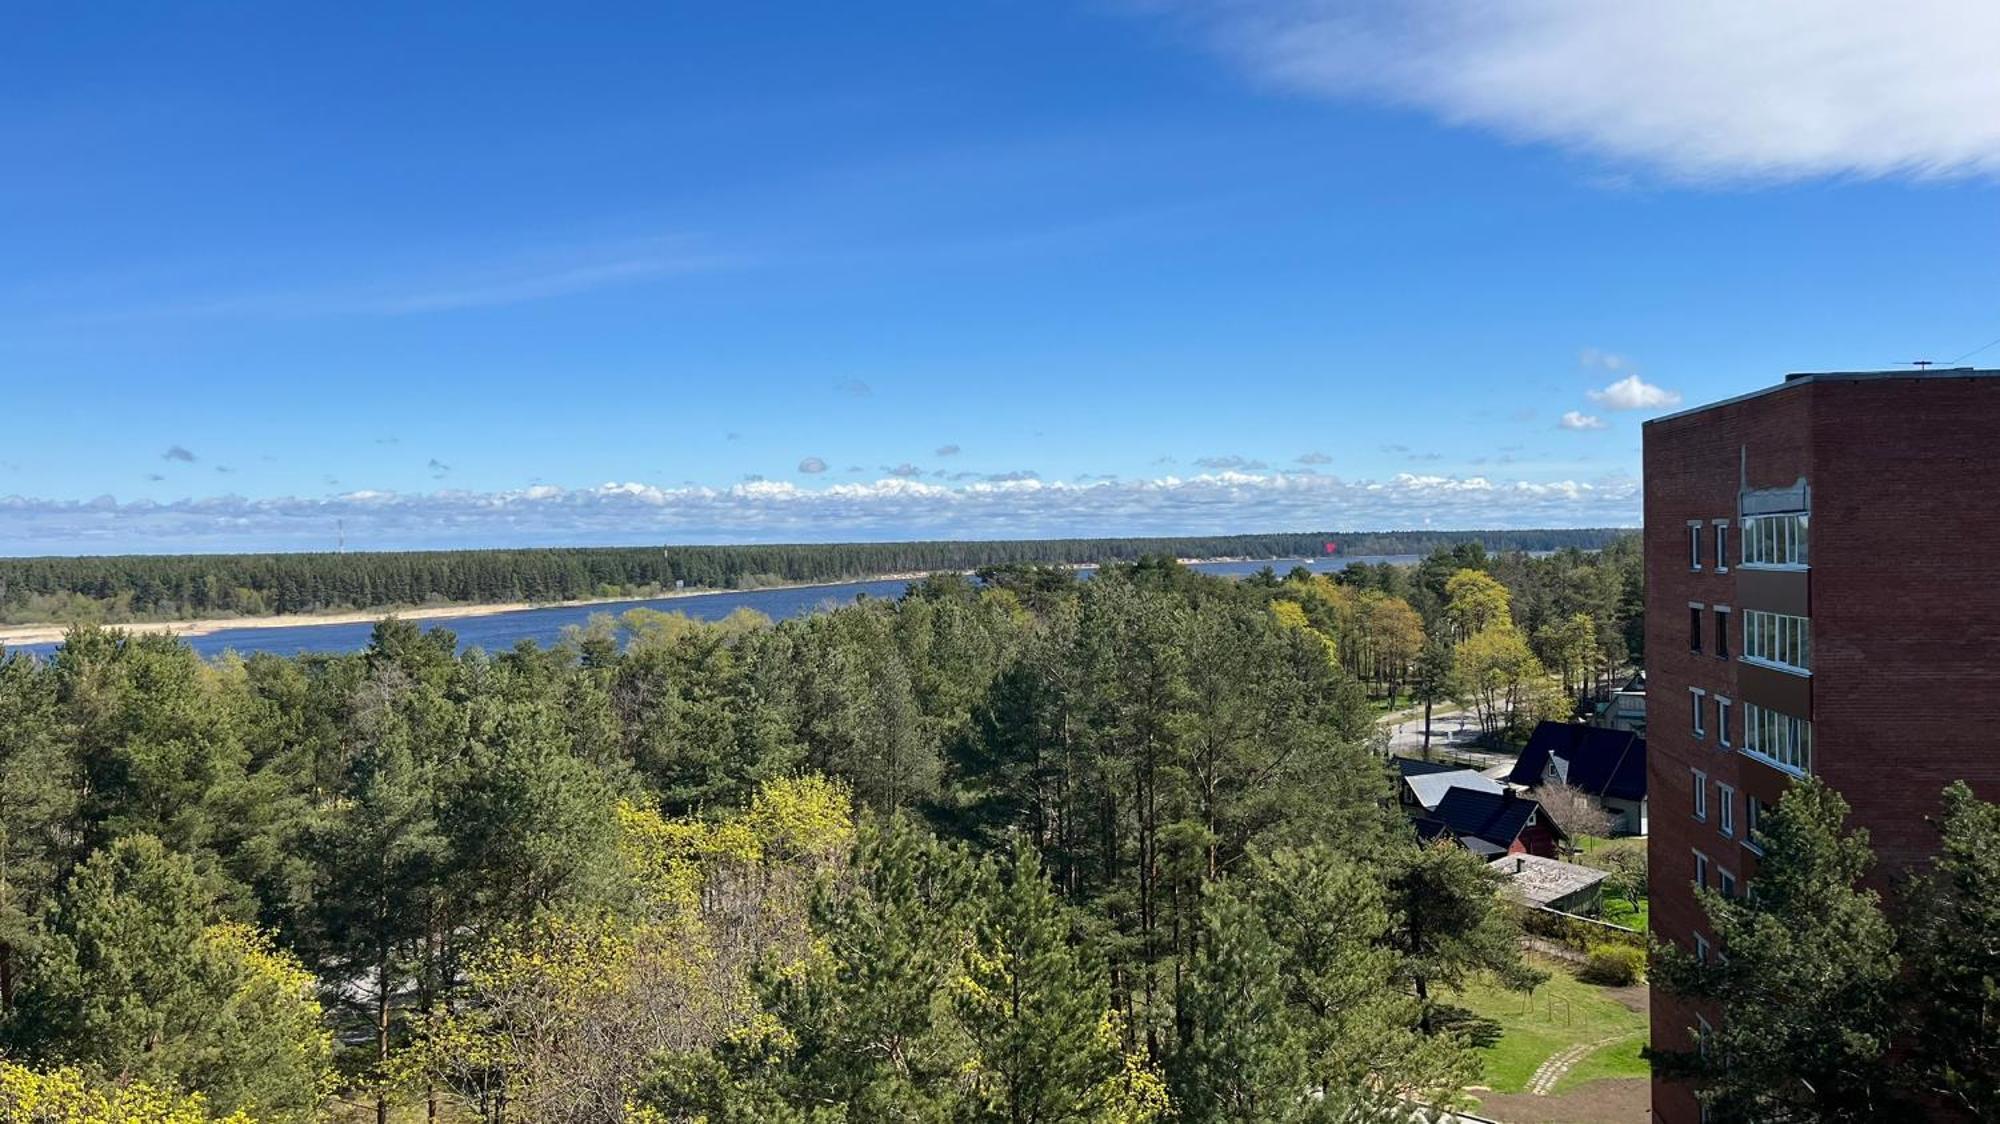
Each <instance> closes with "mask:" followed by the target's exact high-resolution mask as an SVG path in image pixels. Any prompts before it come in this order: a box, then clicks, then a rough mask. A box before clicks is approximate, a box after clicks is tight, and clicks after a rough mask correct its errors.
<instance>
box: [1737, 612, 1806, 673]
mask: <svg viewBox="0 0 2000 1124" xmlns="http://www.w3.org/2000/svg"><path fill="white" fill-rule="evenodd" d="M1743 658H1744V659H1746V660H1751V661H1754V662H1756V663H1761V664H1766V665H1769V666H1771V667H1777V668H1783V669H1784V670H1786V671H1796V672H1800V673H1802V674H1811V673H1812V621H1811V620H1809V619H1807V618H1805V617H1795V616H1791V615H1790V614H1787V613H1767V612H1764V611H1763V610H1761V609H1745V610H1743Z"/></svg>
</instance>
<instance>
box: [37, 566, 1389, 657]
mask: <svg viewBox="0 0 2000 1124" xmlns="http://www.w3.org/2000/svg"><path fill="white" fill-rule="evenodd" d="M1419 560H1420V556H1418V555H1415V554H1411V555H1400V554H1399V555H1375V556H1357V557H1354V558H1344V557H1343V558H1299V559H1279V560H1275V561H1262V562H1198V563H1196V564H1194V566H1192V567H1191V568H1192V569H1196V570H1200V571H1202V572H1203V573H1209V574H1219V575H1221V576H1223V577H1232V578H1240V577H1244V576H1246V575H1249V574H1254V573H1256V572H1257V571H1259V570H1261V569H1263V568H1264V567H1266V566H1269V567H1271V568H1272V569H1274V570H1276V571H1277V572H1278V573H1279V574H1280V575H1281V576H1282V575H1284V574H1286V573H1289V572H1290V571H1291V569H1292V568H1293V567H1294V566H1305V567H1307V568H1309V569H1311V570H1313V571H1315V572H1317V573H1328V574H1330V573H1334V572H1336V571H1338V570H1343V569H1346V568H1347V567H1348V566H1350V565H1352V564H1354V563H1356V562H1396V563H1413V562H1417V561H1419ZM909 584H910V583H909V582H907V581H902V580H896V581H865V582H843V583H841V584H839V585H821V586H810V587H801V588H797V589H753V590H744V591H740V592H732V593H697V594H691V595H689V596H685V597H656V598H651V599H646V600H638V601H606V602H602V603H600V604H596V605H565V606H559V607H553V608H547V609H516V610H513V611H511V612H496V613H483V614H480V615H478V616H470V617H457V618H453V619H451V620H438V621H419V622H418V623H419V624H421V625H422V626H423V628H424V629H425V631H430V630H432V629H438V628H442V629H448V630H450V631H451V632H452V633H454V634H456V635H457V637H458V646H459V647H460V648H461V649H464V648H484V649H485V650H487V651H489V652H497V651H502V650H505V649H507V648H512V647H513V646H514V645H516V644H518V643H520V642H521V641H523V640H532V641H534V642H535V643H537V644H544V645H546V644H553V643H555V642H556V641H558V640H560V639H562V634H563V630H564V629H566V628H568V627H570V626H571V625H582V624H584V623H586V622H587V621H589V620H590V618H591V617H592V616H594V615H595V614H598V613H609V614H611V615H612V616H614V617H615V616H617V615H618V614H620V613H623V612H625V611H626V610H628V609H660V610H664V611H666V612H671V613H686V614H687V615H688V616H690V617H693V618H694V619H696V620H702V621H717V620H721V619H722V618H724V617H726V616H728V615H729V614H731V613H733V612H735V611H736V610H738V609H755V610H756V611H758V612H760V613H762V614H764V615H765V616H767V617H770V618H771V619H772V620H786V619H789V618H791V617H801V616H804V615H806V614H807V613H816V612H819V611H820V610H822V609H830V608H833V607H835V606H838V605H845V604H847V603H849V602H851V601H853V600H854V599H855V598H857V597H883V598H895V597H900V596H902V594H903V591H904V590H905V589H907V588H908V587H909ZM374 631H375V626H374V625H373V624H372V623H366V622H364V623H361V624H300V625H292V626H289V627H285V628H238V629H223V630H221V631H219V632H211V633H209V634H208V635H206V636H193V637H189V638H188V640H187V643H188V644H189V645H190V646H191V647H193V648H194V650H195V651H196V652H198V653H200V654H201V655H202V656H204V657H207V656H218V655H221V654H222V653H224V652H229V651H233V652H238V653H240V654H242V655H246V656H247V655H250V654H251V653H253V652H272V653H275V654H277V655H281V656H291V655H297V654H299V653H301V652H358V651H360V650H361V649H363V648H366V647H367V646H368V638H369V636H370V635H372V634H373V633H374ZM56 648H57V645H55V644H24V645H20V646H18V647H10V648H8V649H7V650H8V651H10V652H30V653H35V654H38V655H47V654H49V653H52V652H54V651H55V650H56Z"/></svg>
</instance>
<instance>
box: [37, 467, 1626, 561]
mask: <svg viewBox="0 0 2000 1124" xmlns="http://www.w3.org/2000/svg"><path fill="white" fill-rule="evenodd" d="M1638 516H1639V487H1638V483H1637V481H1635V480H1630V479H1625V478H1618V477H1612V478H1606V479H1603V480H1590V481H1581V480H1549V481H1527V480H1514V481H1502V480H1492V479H1488V478H1486V477H1482V476H1448V475H1417V474H1411V473H1400V474H1397V475H1395V476H1392V477H1389V478H1386V479H1381V480H1352V481H1350V480H1342V479H1340V478H1338V477H1335V476H1330V475H1317V474H1307V473H1268V474H1250V473H1241V472H1218V473H1210V474H1204V475H1201V476H1196V477H1191V478H1181V477H1174V476H1166V477H1157V478H1152V479H1143V480H1121V481H1096V482H1091V483H1081V482H1069V481H1046V480H1041V479H1039V478H1036V477H1034V476H1032V475H1029V474H1027V473H1026V472H1021V473H1004V474H1000V475H999V477H998V478H996V479H993V480H980V481H974V482H971V483H967V484H964V485H962V486H955V487H954V486H950V485H945V484H934V483H930V482H928V481H921V480H912V479H900V478H889V479H883V480H878V481H875V482H873V483H861V482H856V483H842V484H830V485H826V486H823V487H815V488H805V487H800V486H798V485H796V484H792V483H789V482H785V481H768V480H766V481H746V482H744V483H740V484H735V485H731V486H729V487H725V488H709V487H701V486H694V485H689V486H685V487H670V488H668V487H659V486H655V485H650V484H642V483H609V484H603V485H600V486H598V487H595V488H579V489H564V488H559V487H555V486H552V485H537V486H534V487H530V488H524V489H520V490H516V491H506V492H470V491H439V492H433V493H428V494H415V493H397V492H377V491H356V492H347V493H343V494H339V495H334V496H329V497H325V498H320V499H301V498H290V497H285V498H267V499H246V498H244V497H241V496H217V497H210V498H205V499H186V500H178V501H174V502H171V503H155V502H152V501H148V500H136V501H129V502H124V503H120V502H119V501H117V500H115V499H112V498H111V497H109V496H102V497H98V498H97V499H94V500H79V501H57V500H38V499H26V498H23V497H20V496H0V536H4V537H5V539H6V541H8V542H9V543H10V544H11V545H13V546H14V548H15V549H19V550H23V551H27V552H55V553H71V552H86V553H88V552H99V551H106V550H112V549H117V550H131V549H156V550H168V549H186V550H263V549H286V548H292V549H301V548H310V547H318V546H323V545H325V544H327V543H330V542H331V541H332V536H333V534H334V525H335V522H336V521H340V522H344V523H345V525H346V528H347V540H348V546H349V547H350V548H355V547H357V546H367V547H375V548H384V549H386V548H407V547H436V546H443V545H459V546H465V545H512V544H535V543H544V544H553V543H577V542H629V543H642V542H663V541H664V542H760V541H761V542H780V541H793V542H798V541H822V542H824V541H836V540H852V539H881V538H933V537H935V538H955V537H978V538H1006V537H1023V536H1030V535H1103V534H1167V533H1176V534H1192V533H1216V534H1219V533H1225V532H1240V531H1244V530H1246V529H1251V528H1268V527H1328V528H1351V529H1357V530H1366V529H1378V528H1380V529H1388V528H1397V527H1422V526H1459V527H1474V526H1477V527H1531V526H1604V525H1630V524H1633V523H1636V522H1637V520H1638Z"/></svg>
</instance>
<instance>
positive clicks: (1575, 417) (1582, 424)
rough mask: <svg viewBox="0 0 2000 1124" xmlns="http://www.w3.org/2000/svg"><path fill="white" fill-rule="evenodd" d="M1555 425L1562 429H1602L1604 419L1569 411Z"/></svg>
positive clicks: (1578, 411)
mask: <svg viewBox="0 0 2000 1124" xmlns="http://www.w3.org/2000/svg"><path fill="white" fill-rule="evenodd" d="M1556 424H1557V425H1559V426H1561V427H1563V428H1564V429H1603V428H1604V419H1603V418H1600V417H1598V416H1596V415H1595V414H1586V413H1583V412H1582V411H1580V410H1570V411H1568V412H1566V413H1564V414H1563V416H1562V418H1561V420H1559V421H1557V422H1556Z"/></svg>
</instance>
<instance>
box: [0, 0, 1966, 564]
mask: <svg viewBox="0 0 2000 1124" xmlns="http://www.w3.org/2000/svg"><path fill="white" fill-rule="evenodd" d="M1831 6H1832V7H1833V8H1837V9H1842V11H1829V10H1827V7H1826V6H1824V5H1821V6H1816V11H1815V12H1811V13H1808V12H1803V11H1802V9H1803V8H1804V7H1806V6H1804V5H1795V6H1787V5H1777V6H1768V7H1759V10H1758V11H1755V12H1746V11H1744V10H1742V8H1743V6H1741V5H1724V4H1718V3H1707V2H1700V3H1690V4H1687V5H1684V6H1681V9H1680V11H1679V13H1678V15H1677V16H1673V17H1671V18H1667V17H1661V16H1658V15H1656V14H1652V13H1648V12H1626V11H1619V10H1617V9H1619V8H1621V7H1622V6H1612V5H1602V4H1596V3H1583V2H1581V0H1524V2H1523V3H1521V4H1519V5H1512V6H1494V5H1486V4H1457V3H1449V2H1446V0H1413V2H1412V3H1407V4H1396V5H1391V4H1383V3H1375V2H1372V0H1357V2H1352V3H1345V4H1325V3H1320V2H1317V0H1273V2H1269V3H1256V2H1247V0H1245V2H1233V3H1218V4H1212V5H1211V4H1201V3H1186V4H1181V3H1172V2H1168V0H1158V2H1151V3H1137V2H1134V3H1100V4H1079V5H1033V4H1018V3H1015V4H1000V3H982V2H970V3H958V4H890V3H882V4H872V5H861V6H848V5H784V6H779V5H765V6H755V5H723V6H694V5H632V6H629V7H625V6H604V7H598V8H593V9H591V10H589V11H588V12H585V11H584V10H582V9H578V8H575V7H564V6H554V5H549V6H540V7H529V6H517V5H507V4H493V5H482V6H478V7H476V8H474V7H469V6H449V5H432V6H422V8H421V10H418V6H410V5H380V6H373V5H343V6H341V7H340V8H339V9H338V10H337V11H335V10H327V11H324V12H319V13H307V12H303V11H301V10H297V9H296V7H295V6H288V5H227V6H225V5H207V6H199V7H195V6H186V7H187V9H188V10H179V11H169V10H166V9H167V7H168V6H163V5H138V4H131V5H122V4H105V5H92V6H87V7H84V8H79V7H77V6H73V5H72V6H67V7H65V6H56V7H48V6H41V7H38V8H32V9H31V8H28V7H27V6H20V7H18V8H16V9H14V10H11V11H10V12H9V14H8V25H9V27H10V32H9V34H7V35H6V36H4V37H0V153H4V155H3V156H0V160H4V161H5V168H6V174H5V175H0V553H10V554H18V553H36V552H92V553H97V552H114V551H155V550H178V549H196V550H208V549H246V548H259V549H261V548H277V549H303V548H316V547H322V546H328V545H331V543H332V541H333V537H334V535H335V534H336V529H337V528H342V527H344V530H345V533H346V536H347V541H348V545H349V547H350V548H353V547H357V546H360V547H369V546H376V547H410V546H456V545H463V546H478V545H494V544H517V543H556V542H651V541H662V540H668V541H742V540H841V539H862V538H892V537H906V536H909V537H915V536H922V537H930V536H954V535H964V536H977V537H1014V536H1025V535H1043V534H1128V533H1172V532H1188V533H1195V532H1224V531H1254V530H1268V529H1374V528H1391V527H1411V526H1439V527H1447V526H1474V525H1477V526H1507V525H1513V526H1527V525H1537V526H1539V525H1598V524H1605V523H1616V524H1630V523H1635V522H1636V520H1637V517H1638V492H1637V479H1636V477H1637V473H1638V465H1639V441H1640V436H1639V434H1640V429H1639V427H1640V423H1641V422H1642V421H1643V419H1644V418H1646V417H1649V416H1653V415H1656V414H1658V413H1660V412H1664V411H1665V410H1668V409H1671V408H1673V404H1674V403H1676V402H1678V403H1681V404H1694V403H1698V402H1701V401H1705V400H1709V399H1714V398H1720V397H1725V396H1728V395H1732V394H1737V393H1741V392H1743V391H1745V390H1749V389H1752V388H1755V387H1758V386H1761V385H1766V384H1768V383H1771V382H1773V381H1776V380H1777V379H1778V378H1779V377H1781V376H1782V374H1783V373H1784V372H1786V371H1791V370H1809V369H1841V368H1878V367H1886V366H1892V365H1895V364H1897V363H1900V362H1902V361H1905V360H1910V359H1918V358H1928V359H1935V360H1938V361H1941V362H1942V361H1948V360H1951V359H1954V358H1956V357H1958V356H1959V355H1961V354H1963V353H1965V352H1969V351H1972V350H1973V349H1975V348H1977V347H1979V346H1980V345H1982V344H1984V343H1986V342H1987V341H1989V340H1991V339H1993V338H1994V337H1996V336H2000V284H1996V282H2000V253H1996V252H1995V251H1996V250H2000V224H1996V221H1995V220H1996V203H2000V195H1996V192H1995V188H1994V182H1993V180H1994V176H1995V174H1996V173H2000V113H1996V112H1994V108H1995V106H2000V77H1995V76H1994V72H1995V69H1996V68H1993V67H1991V66H1990V65H1988V62H1987V60H1984V59H1981V58H1980V57H1979V52H1980V50H1981V48H1980V44H1982V43H1990V42H1991V41H1992V39H1993V35H1995V34H2000V26H1983V27H1982V26H1972V25H1974V24H1987V25H1991V24H1994V23H1995V22H1996V20H2000V17H1996V16H1994V15H1992V14H1990V13H1980V12H1978V11H1975V10H1966V11H1953V10H1952V7H1951V6H1950V5H1943V4H1935V5H1934V4H1917V5H1914V6H1913V7H1912V8H1910V9H1909V10H1908V11H1900V10H1899V11H1898V12H1897V13H1895V14H1893V16H1892V15H1890V14H1885V13H1884V12H1879V11H1877V10H1876V7H1877V6H1873V5H1868V4H1861V3H1852V2H1850V0H1836V2H1833V3H1832V5H1831ZM1496 8H1505V9H1506V11H1505V12H1496ZM287 9H290V10H287ZM1794 9H1800V10H1794ZM1981 358H1983V359H1986V360H1988V361H1991V362H2000V347H1995V348H1993V349H1992V350H1990V351H1987V352H1984V353H1982V354H1981V355H1976V356H1974V357H1973V358H1972V360H1968V361H1977V360H1979V359H1981Z"/></svg>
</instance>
